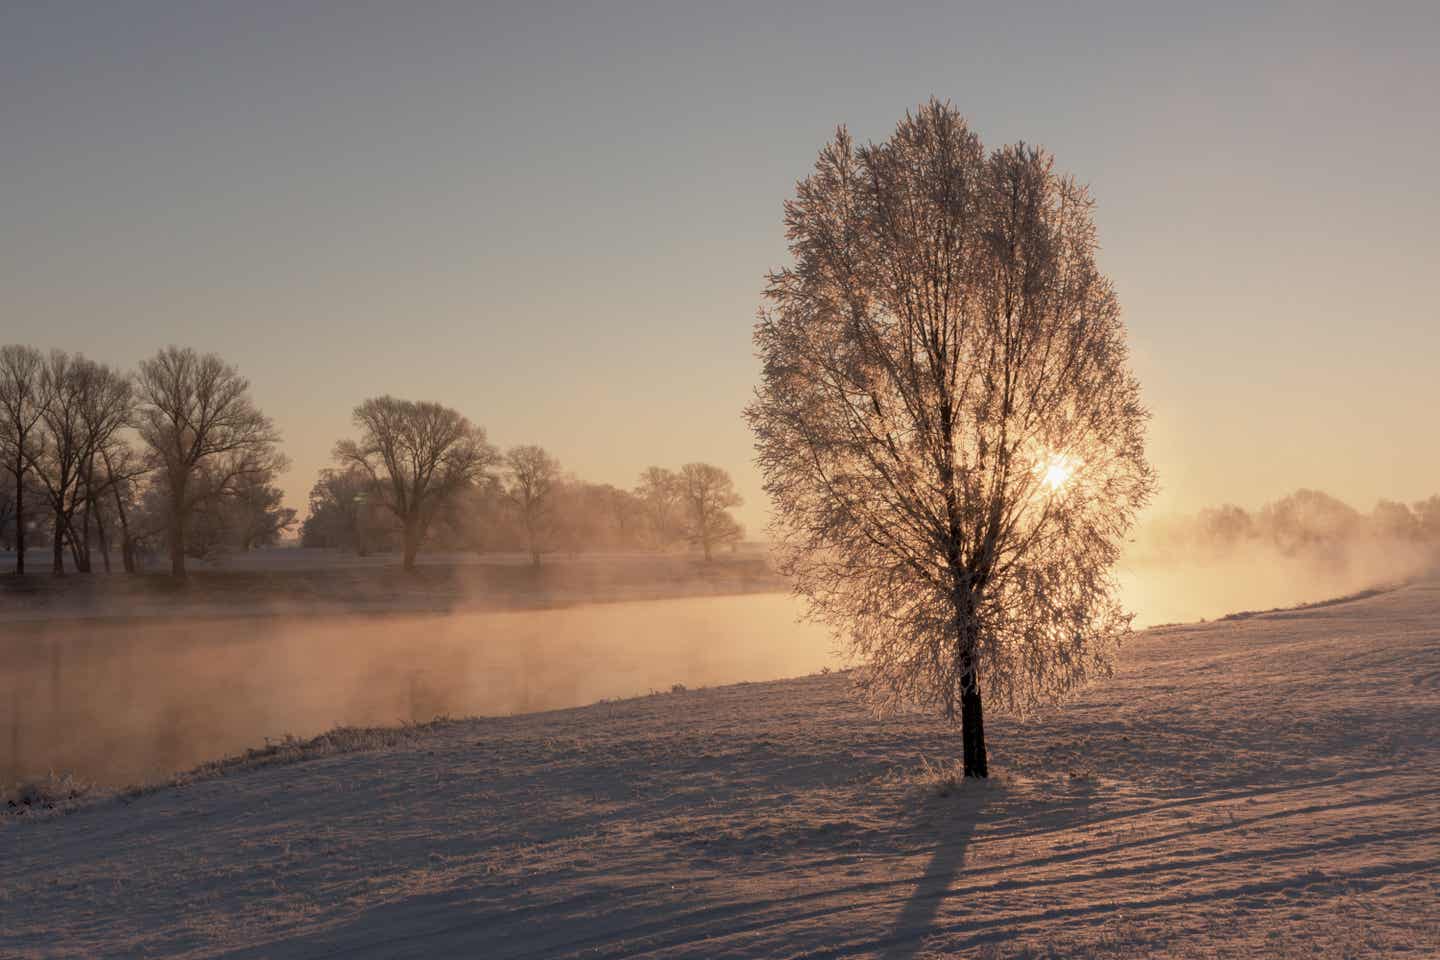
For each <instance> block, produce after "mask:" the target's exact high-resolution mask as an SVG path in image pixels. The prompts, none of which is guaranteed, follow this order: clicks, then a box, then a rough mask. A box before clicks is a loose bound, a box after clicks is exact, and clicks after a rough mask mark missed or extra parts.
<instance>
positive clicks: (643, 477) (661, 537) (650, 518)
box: [635, 467, 681, 548]
mask: <svg viewBox="0 0 1440 960" xmlns="http://www.w3.org/2000/svg"><path fill="white" fill-rule="evenodd" d="M635 496H636V497H637V498H639V500H640V503H641V506H642V508H643V510H644V513H645V520H646V522H647V523H648V524H649V526H650V531H651V534H652V535H653V536H654V538H655V544H656V546H658V547H661V548H664V547H668V546H669V545H670V544H672V543H674V542H675V541H676V540H678V539H679V538H680V522H681V520H680V478H679V477H678V476H677V475H676V474H675V471H673V470H666V469H665V468H664V467H646V468H645V471H644V472H643V473H641V474H640V483H639V485H638V486H636V488H635Z"/></svg>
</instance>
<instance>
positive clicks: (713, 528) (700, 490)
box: [679, 463, 744, 560]
mask: <svg viewBox="0 0 1440 960" xmlns="http://www.w3.org/2000/svg"><path fill="white" fill-rule="evenodd" d="M679 488H680V501H681V503H682V505H683V506H684V510H685V535H686V537H687V538H688V539H689V540H690V542H691V543H693V544H695V545H696V546H698V547H699V548H700V549H701V550H702V551H703V552H704V554H705V559H706V560H709V559H711V556H712V554H713V552H714V549H715V547H717V546H719V545H720V544H724V543H734V542H735V541H736V540H739V539H740V535H741V529H740V524H739V523H737V522H736V520H735V518H734V517H733V516H731V515H730V508H731V507H738V506H740V505H741V504H742V503H744V501H743V500H741V499H740V494H738V493H736V492H735V482H734V481H733V480H731V479H730V474H728V473H726V472H725V471H724V470H722V469H720V468H719V467H717V466H714V465H712V464H709V463H687V464H685V466H683V467H681V468H680V479H679Z"/></svg>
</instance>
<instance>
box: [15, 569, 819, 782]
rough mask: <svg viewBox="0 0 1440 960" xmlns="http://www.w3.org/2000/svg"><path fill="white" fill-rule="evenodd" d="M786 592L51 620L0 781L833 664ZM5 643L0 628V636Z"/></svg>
mask: <svg viewBox="0 0 1440 960" xmlns="http://www.w3.org/2000/svg"><path fill="white" fill-rule="evenodd" d="M799 610H800V607H799V605H798V603H797V601H796V600H795V599H793V598H792V597H790V596H789V595H786V594H750V595H744V596H728V597H705V598H695V599H682V600H654V601H645V602H636V603H612V604H595V605H586V606H577V607H565V608H559V609H553V610H539V611H524V612H502V613H490V612H487V613H458V614H443V615H442V614H437V615H415V614H381V615H353V616H343V617H342V616H324V617H253V618H227V619H197V620H184V621H169V620H153V621H146V620H129V621H123V622H103V621H90V622H84V621H72V622H64V621H50V622H48V623H44V624H29V625H25V626H24V627H20V628H17V629H15V631H14V632H15V633H16V634H18V636H14V637H13V638H12V637H7V638H6V648H7V649H6V651H5V652H6V656H5V658H4V662H3V665H0V694H3V696H0V704H4V705H5V707H6V708H7V709H5V710H4V711H3V715H0V780H7V781H8V780H14V779H18V778H21V777H27V776H34V775H39V774H43V773H45V772H46V771H49V770H54V771H56V772H62V773H63V772H70V773H74V774H75V775H77V776H78V777H81V778H83V779H85V780H89V781H93V782H97V783H101V784H107V785H121V784H128V783H138V782H142V781H145V780H150V779H154V778H156V777H161V776H165V775H168V774H170V773H173V772H175V771H177V770H182V769H186V768H189V767H192V766H194V765H195V764H197V763H199V762H201V761H204V760H208V759H214V758H218V757H220V756H223V755H226V754H232V753H236V752H239V751H242V750H244V749H245V748H247V747H255V746H260V745H262V744H263V743H264V742H265V739H266V738H267V737H268V738H278V737H281V736H283V735H286V734H293V735H295V736H301V737H306V736H312V735H314V734H318V733H321V732H323V731H325V730H327V729H330V728H332V727H335V726H339V725H379V724H395V723H399V722H403V721H423V720H430V719H433V718H434V717H436V716H438V715H451V716H467V715H497V714H511V713H527V712H532V711H537V710H548V709H555V708H560V707H571V706H579V705H582V704H588V703H593V702H595V701H597V700H600V699H604V698H607V697H628V696H633V695H636V694H643V693H648V692H650V691H652V690H663V691H668V690H670V688H671V687H672V685H674V684H677V683H678V684H685V685H686V686H688V687H697V686H705V685H714V684H723V683H734V682H737V681H741V680H771V679H777V678H780V677H790V676H797V675H801V674H806V673H813V672H815V671H817V670H819V669H821V668H822V667H826V666H838V665H839V659H838V658H837V657H836V656H834V655H833V653H832V650H833V644H832V642H831V640H830V637H829V635H828V634H827V633H826V631H825V630H824V629H822V628H821V627H818V626H816V625H814V624H809V623H797V622H796V617H797V614H798V613H799ZM7 632H9V630H7Z"/></svg>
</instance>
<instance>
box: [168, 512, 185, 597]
mask: <svg viewBox="0 0 1440 960" xmlns="http://www.w3.org/2000/svg"><path fill="white" fill-rule="evenodd" d="M170 575H171V576H173V577H175V578H176V579H179V580H183V579H185V511H184V510H183V509H181V507H180V503H179V498H178V497H177V498H176V503H175V504H174V505H173V506H172V507H171V509H170Z"/></svg>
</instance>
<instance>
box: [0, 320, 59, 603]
mask: <svg viewBox="0 0 1440 960" xmlns="http://www.w3.org/2000/svg"><path fill="white" fill-rule="evenodd" d="M44 368H45V358H44V356H43V355H42V354H41V353H40V351H39V350H36V349H35V348H34V347H25V346H20V345H19V344H7V345H5V346H3V347H0V456H3V458H4V468H5V470H6V472H8V473H9V474H10V479H11V480H12V481H13V483H14V485H15V486H14V490H15V499H14V510H15V573H16V574H19V575H23V574H24V573H25V518H26V511H25V477H26V474H27V473H29V471H30V461H31V457H32V455H33V454H34V449H33V448H34V446H35V444H36V443H37V441H38V439H39V438H38V434H39V431H40V420H41V418H42V417H43V416H44V415H45V410H46V409H47V408H48V406H49V397H48V396H47V395H46V392H45V387H46V382H45V377H44Z"/></svg>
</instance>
